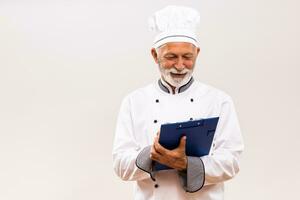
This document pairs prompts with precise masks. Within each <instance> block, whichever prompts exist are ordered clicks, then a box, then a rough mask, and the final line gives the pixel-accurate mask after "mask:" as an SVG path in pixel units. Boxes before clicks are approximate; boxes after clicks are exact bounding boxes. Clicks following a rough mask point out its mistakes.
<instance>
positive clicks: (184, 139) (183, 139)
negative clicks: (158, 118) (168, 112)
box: [179, 136, 186, 149]
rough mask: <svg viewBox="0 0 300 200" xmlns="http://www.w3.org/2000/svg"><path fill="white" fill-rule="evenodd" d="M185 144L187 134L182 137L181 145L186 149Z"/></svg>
mask: <svg viewBox="0 0 300 200" xmlns="http://www.w3.org/2000/svg"><path fill="white" fill-rule="evenodd" d="M185 144H186V136H182V137H181V139H180V143H179V147H180V148H182V149H185Z"/></svg>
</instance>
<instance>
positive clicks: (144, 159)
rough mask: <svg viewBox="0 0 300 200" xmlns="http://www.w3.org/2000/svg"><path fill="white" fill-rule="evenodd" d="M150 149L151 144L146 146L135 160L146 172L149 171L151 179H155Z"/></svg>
mask: <svg viewBox="0 0 300 200" xmlns="http://www.w3.org/2000/svg"><path fill="white" fill-rule="evenodd" d="M150 151H151V145H150V146H147V147H145V148H144V149H143V150H142V151H141V152H140V153H139V154H138V156H137V158H136V160H135V165H136V166H137V167H138V168H139V169H141V170H143V171H144V172H147V173H148V174H149V175H150V177H151V179H152V180H153V181H155V178H154V172H153V171H152V168H153V162H152V160H151V158H150Z"/></svg>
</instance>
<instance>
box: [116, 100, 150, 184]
mask: <svg viewBox="0 0 300 200" xmlns="http://www.w3.org/2000/svg"><path fill="white" fill-rule="evenodd" d="M140 151H142V149H141V147H140V146H139V145H138V143H137V141H136V139H135V136H134V129H133V121H132V115H131V110H130V99H129V98H128V97H126V98H125V99H124V100H123V102H122V104H121V108H120V111H119V116H118V119H117V126H116V132H115V138H114V144H113V151H112V155H113V168H114V171H115V172H116V174H117V175H118V176H119V177H120V178H121V179H122V180H126V181H136V180H142V179H146V178H149V174H148V173H146V172H144V171H143V170H141V169H139V168H138V167H137V166H136V164H135V162H136V158H137V156H138V154H139V153H140Z"/></svg>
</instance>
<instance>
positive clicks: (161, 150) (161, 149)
mask: <svg viewBox="0 0 300 200" xmlns="http://www.w3.org/2000/svg"><path fill="white" fill-rule="evenodd" d="M154 148H155V150H156V152H157V153H159V154H166V152H167V149H166V148H164V147H163V146H161V145H160V144H159V142H158V137H155V142H154Z"/></svg>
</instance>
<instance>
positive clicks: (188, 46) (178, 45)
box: [158, 42, 197, 52]
mask: <svg viewBox="0 0 300 200" xmlns="http://www.w3.org/2000/svg"><path fill="white" fill-rule="evenodd" d="M196 48H197V47H196V46H195V45H193V44H192V43H188V42H168V43H166V44H164V45H162V46H160V47H159V48H158V49H159V51H163V52H172V51H187V52H194V51H195V50H196Z"/></svg>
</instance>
